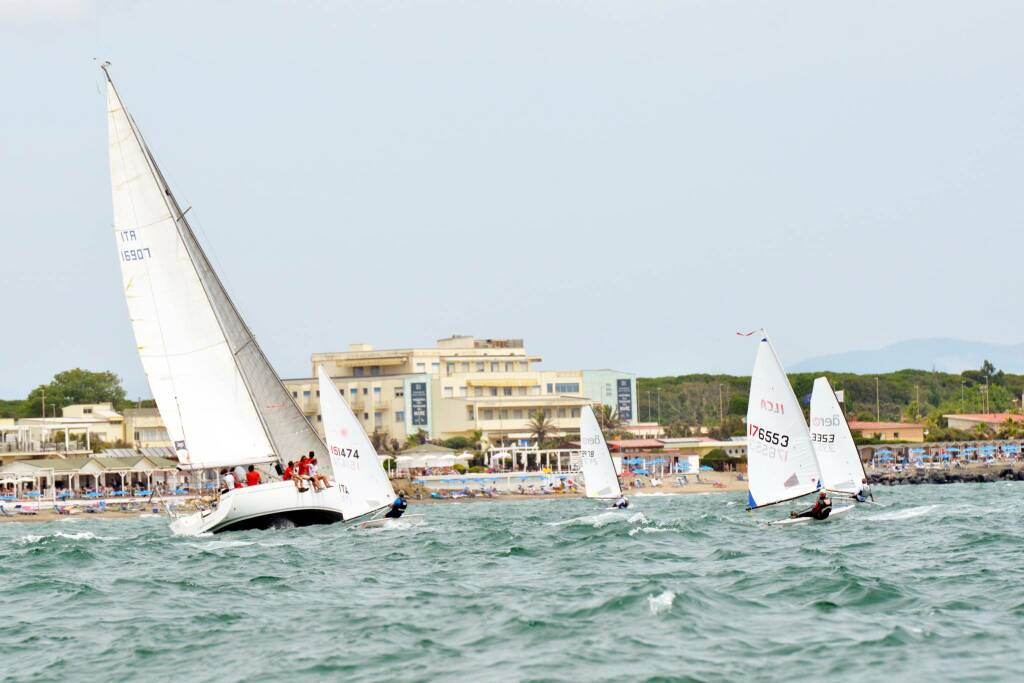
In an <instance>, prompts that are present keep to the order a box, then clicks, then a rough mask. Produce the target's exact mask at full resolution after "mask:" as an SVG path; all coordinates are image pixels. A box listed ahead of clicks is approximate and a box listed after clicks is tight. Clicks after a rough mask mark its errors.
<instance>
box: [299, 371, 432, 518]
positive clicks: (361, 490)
mask: <svg viewBox="0 0 1024 683" xmlns="http://www.w3.org/2000/svg"><path fill="white" fill-rule="evenodd" d="M317 377H318V380H319V387H320V413H321V415H322V417H323V425H324V439H325V440H326V441H327V449H328V450H329V451H330V454H331V468H332V469H333V470H334V476H335V478H336V479H337V485H338V487H339V489H340V490H341V512H342V516H343V517H344V518H345V521H346V523H348V522H351V523H352V524H354V525H357V526H360V527H363V528H365V527H371V526H381V525H384V524H386V523H387V522H388V521H390V520H388V519H387V518H385V517H384V515H385V513H386V512H387V510H388V509H389V508H390V506H391V503H392V501H394V500H395V489H394V488H393V487H392V486H391V480H390V479H389V478H388V473H387V472H385V471H384V466H383V465H381V462H380V457H379V456H378V455H377V449H375V448H374V447H373V443H372V442H371V441H370V437H369V436H367V434H366V430H365V429H363V425H362V424H360V422H359V420H358V419H357V418H356V416H355V413H353V412H352V409H351V408H349V406H348V404H347V403H346V402H345V399H344V398H342V396H341V393H340V392H339V391H338V388H337V387H336V386H335V385H334V382H333V381H331V378H330V376H329V375H328V374H327V372H326V371H325V370H324V368H323V366H322V365H321V366H318V367H317ZM422 517H423V516H422V515H403V516H402V518H401V519H402V522H404V523H416V522H418V521H421V520H422Z"/></svg>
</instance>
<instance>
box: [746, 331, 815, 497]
mask: <svg viewBox="0 0 1024 683" xmlns="http://www.w3.org/2000/svg"><path fill="white" fill-rule="evenodd" d="M747 468H748V478H749V480H750V481H749V484H748V489H749V492H748V501H747V502H748V506H749V508H750V509H754V508H760V507H765V506H767V505H774V504H776V503H781V502H784V501H787V500H793V499H794V498H800V497H801V496H806V495H807V494H809V493H814V492H815V491H817V490H818V488H819V487H820V485H821V470H820V469H819V467H818V460H817V458H816V457H815V455H814V449H813V447H812V446H811V435H810V433H809V432H808V431H807V423H806V422H804V414H803V411H802V410H801V409H800V403H799V402H798V401H797V398H796V395H795V394H794V393H793V387H792V386H791V385H790V383H789V378H788V377H786V371H785V370H783V369H782V364H781V363H780V362H779V358H778V356H776V355H775V349H774V348H772V345H771V342H769V341H768V336H767V335H766V334H763V335H762V338H761V343H760V344H759V345H758V348H757V359H756V360H755V361H754V372H753V374H752V376H751V378H750V402H749V404H748V405H747Z"/></svg>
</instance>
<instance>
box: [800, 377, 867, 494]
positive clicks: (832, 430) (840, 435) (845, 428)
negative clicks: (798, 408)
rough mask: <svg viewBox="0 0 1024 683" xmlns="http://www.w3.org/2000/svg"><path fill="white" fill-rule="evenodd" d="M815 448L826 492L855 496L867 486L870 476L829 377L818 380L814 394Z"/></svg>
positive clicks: (812, 440) (812, 403) (812, 435)
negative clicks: (865, 469)
mask: <svg viewBox="0 0 1024 683" xmlns="http://www.w3.org/2000/svg"><path fill="white" fill-rule="evenodd" d="M811 445H812V446H814V454H815V455H816V456H817V458H818V466H819V467H820V468H821V479H822V482H823V483H824V486H825V489H826V490H828V491H831V492H832V493H837V494H840V495H843V496H848V497H853V496H855V495H857V494H858V493H859V492H861V491H862V490H863V489H864V488H865V487H866V486H867V482H868V475H867V472H865V471H864V463H863V462H861V459H860V453H858V452H857V446H856V445H855V444H854V442H853V434H851V433H850V425H849V424H847V422H846V416H845V415H844V414H843V409H842V407H840V405H839V399H838V398H837V397H836V393H835V391H834V390H833V389H832V385H831V384H829V381H828V379H827V378H825V377H818V378H817V379H815V380H814V389H813V390H812V391H811Z"/></svg>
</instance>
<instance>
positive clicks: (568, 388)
mask: <svg viewBox="0 0 1024 683" xmlns="http://www.w3.org/2000/svg"><path fill="white" fill-rule="evenodd" d="M555 393H558V394H578V393H580V383H579V382H573V383H571V384H556V385H555Z"/></svg>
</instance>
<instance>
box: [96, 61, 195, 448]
mask: <svg viewBox="0 0 1024 683" xmlns="http://www.w3.org/2000/svg"><path fill="white" fill-rule="evenodd" d="M102 68H103V73H104V74H106V76H107V80H108V81H110V74H109V73H107V70H106V67H102ZM110 87H111V88H113V90H114V96H115V97H116V98H117V102H118V104H119V105H120V106H121V111H122V112H123V113H124V115H125V119H128V111H127V110H126V109H125V107H124V102H123V101H122V100H121V94H120V93H118V92H117V88H115V87H114V83H113V81H110ZM107 116H108V117H109V116H110V112H108V113H107ZM128 124H129V127H131V121H130V120H129V122H128ZM114 127H115V130H117V132H118V136H117V140H116V143H117V153H118V155H119V156H120V157H121V165H122V167H124V168H128V164H127V161H126V159H125V156H124V149H123V148H122V143H121V135H120V125H119V122H118V119H117V116H116V115H115V117H114ZM127 194H128V200H129V202H130V203H131V207H132V217H133V218H135V217H137V216H138V212H137V211H136V208H135V196H134V195H133V194H132V193H131V192H128V193H127ZM150 225H153V224H152V223H151V224H150ZM114 230H115V232H117V228H116V227H115V228H114ZM114 241H115V244H116V241H117V235H115V236H114ZM118 251H120V250H118ZM143 267H144V268H145V269H146V281H147V286H148V289H149V298H150V301H151V302H152V303H153V309H154V310H156V314H157V315H156V318H157V319H156V325H157V330H159V332H160V343H161V344H162V345H163V348H164V350H165V353H164V367H165V368H166V370H167V376H168V377H169V378H170V380H171V392H172V393H173V394H174V409H175V411H177V413H178V429H179V430H180V431H181V438H182V441H184V442H185V446H186V447H185V449H184V450H185V452H186V453H187V452H188V438H187V436H186V434H185V420H184V418H182V416H181V404H180V403H179V402H178V387H177V384H176V383H175V381H174V373H173V372H172V371H171V364H170V362H169V361H168V356H167V353H166V349H167V338H166V336H165V335H164V326H163V322H162V321H161V319H160V308H159V305H158V304H157V299H156V296H155V293H154V292H153V278H152V277H151V275H150V272H149V264H148V263H146V264H144V266H143ZM134 332H135V331H134V329H133V330H132V333H133V334H134ZM141 359H142V355H141V354H139V360H141ZM143 369H145V367H143ZM147 376H148V373H147ZM150 390H152V385H151V386H150ZM154 398H155V397H154Z"/></svg>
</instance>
